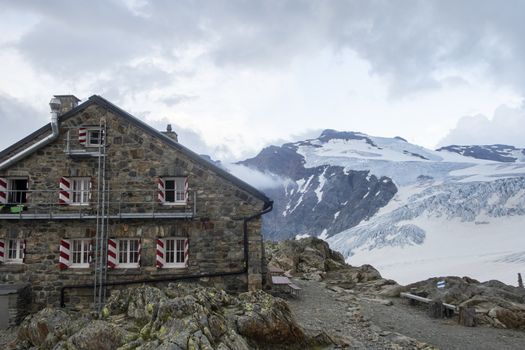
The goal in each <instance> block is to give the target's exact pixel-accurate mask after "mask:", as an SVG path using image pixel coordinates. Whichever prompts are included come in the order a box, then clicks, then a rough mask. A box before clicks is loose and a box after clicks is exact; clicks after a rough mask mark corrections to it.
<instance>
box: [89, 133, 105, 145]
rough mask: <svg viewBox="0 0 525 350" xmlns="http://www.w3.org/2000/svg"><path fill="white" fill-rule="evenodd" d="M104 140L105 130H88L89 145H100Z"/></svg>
mask: <svg viewBox="0 0 525 350" xmlns="http://www.w3.org/2000/svg"><path fill="white" fill-rule="evenodd" d="M103 142H104V132H103V131H102V130H100V129H92V130H87V146H88V147H98V146H100V145H101V144H102V143H103Z"/></svg>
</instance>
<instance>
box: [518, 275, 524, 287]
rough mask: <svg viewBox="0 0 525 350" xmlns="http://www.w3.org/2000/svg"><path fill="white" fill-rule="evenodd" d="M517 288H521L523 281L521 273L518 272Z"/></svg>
mask: <svg viewBox="0 0 525 350" xmlns="http://www.w3.org/2000/svg"><path fill="white" fill-rule="evenodd" d="M518 287H520V288H523V280H522V279H521V273H519V272H518Z"/></svg>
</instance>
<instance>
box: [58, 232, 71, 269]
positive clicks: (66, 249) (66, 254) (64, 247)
mask: <svg viewBox="0 0 525 350" xmlns="http://www.w3.org/2000/svg"><path fill="white" fill-rule="evenodd" d="M59 253H60V255H59V258H58V267H59V268H60V269H61V270H65V269H68V268H69V267H70V266H71V264H72V263H73V256H72V254H71V241H70V240H69V239H61V240H60V252H59Z"/></svg>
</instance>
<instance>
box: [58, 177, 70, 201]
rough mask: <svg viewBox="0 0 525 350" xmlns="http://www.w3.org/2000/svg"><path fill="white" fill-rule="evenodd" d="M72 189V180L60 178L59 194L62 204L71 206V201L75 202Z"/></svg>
mask: <svg viewBox="0 0 525 350" xmlns="http://www.w3.org/2000/svg"><path fill="white" fill-rule="evenodd" d="M71 187H72V182H71V180H70V179H68V178H67V177H62V178H60V191H59V194H58V201H59V203H60V204H66V205H67V204H71V201H72V200H73V198H71V197H72V196H73V193H72V191H71V190H72V188H71Z"/></svg>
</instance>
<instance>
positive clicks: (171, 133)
mask: <svg viewBox="0 0 525 350" xmlns="http://www.w3.org/2000/svg"><path fill="white" fill-rule="evenodd" d="M162 133H163V134H164V135H166V136H168V137H169V138H172V139H173V140H175V142H179V138H178V135H177V133H176V132H175V131H173V129H172V128H171V124H168V125H167V126H166V131H163V132H162Z"/></svg>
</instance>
